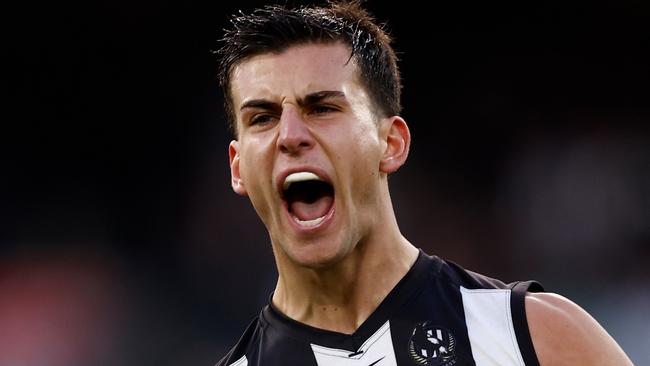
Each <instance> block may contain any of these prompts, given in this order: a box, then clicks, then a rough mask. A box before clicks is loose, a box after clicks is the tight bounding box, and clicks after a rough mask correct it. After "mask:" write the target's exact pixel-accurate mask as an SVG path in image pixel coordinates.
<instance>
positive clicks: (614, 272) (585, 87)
mask: <svg viewBox="0 0 650 366" xmlns="http://www.w3.org/2000/svg"><path fill="white" fill-rule="evenodd" d="M262 3H263V2H259V1H246V2H241V3H234V2H232V3H223V2H217V1H210V2H208V1H183V2H172V1H168V0H163V1H151V0H131V1H125V0H111V1H104V0H96V1H90V2H84V3H80V4H75V3H67V2H63V3H61V2H47V3H45V2H43V3H34V2H31V3H25V2H13V3H12V4H11V5H5V6H4V8H5V9H4V10H3V15H2V18H4V19H3V21H2V22H1V24H2V26H0V27H2V28H3V29H2V30H3V31H2V38H3V40H2V58H3V61H4V62H3V63H4V65H5V66H4V67H3V70H2V74H3V79H4V81H3V89H5V90H3V98H2V99H3V101H4V102H5V103H6V105H5V107H4V108H3V117H2V122H0V365H23V366H59V365H61V366H63V365H65V366H85V365H116V366H120V365H143V366H147V365H152V366H153V365H156V366H165V365H206V366H209V365H213V364H214V363H215V362H216V361H217V360H218V359H219V358H220V357H221V356H222V354H223V353H224V352H225V351H226V350H227V348H229V347H230V346H232V345H233V344H234V342H235V341H236V340H237V338H238V337H239V336H240V335H241V333H242V332H243V330H244V328H245V327H246V325H247V324H248V323H249V322H250V320H251V319H252V318H253V317H254V316H256V314H257V313H258V312H259V310H260V308H261V307H262V306H263V305H264V304H265V303H266V302H267V301H268V296H269V294H270V292H271V291H272V289H273V286H274V284H275V278H276V275H277V274H276V271H275V268H274V262H273V258H272V253H271V249H270V245H269V243H268V238H267V234H266V231H265V229H264V227H263V226H262V225H261V223H260V222H259V220H258V219H257V217H256V215H255V213H254V211H253V210H252V208H251V207H250V205H249V203H248V201H247V200H246V199H243V198H240V197H238V196H236V195H235V194H234V193H232V192H231V190H230V186H229V170H228V159H227V144H228V142H229V141H230V139H231V136H230V134H229V132H228V131H227V128H226V127H225V121H224V119H223V114H222V109H221V104H222V100H221V95H220V93H219V91H218V89H217V83H216V80H215V60H214V58H213V56H212V54H211V52H210V50H213V49H215V48H216V47H217V46H216V40H217V39H218V38H219V37H220V30H221V29H222V28H223V27H224V26H225V24H226V20H227V15H228V14H232V13H233V12H235V11H237V10H238V9H242V10H244V11H246V10H250V9H251V8H253V7H254V6H255V5H259V4H262ZM367 6H368V8H369V9H370V10H371V11H373V12H374V13H375V15H377V17H378V18H379V19H380V20H381V21H382V22H386V23H387V28H388V29H390V30H391V31H392V33H393V35H394V37H395V40H396V42H395V47H396V49H397V50H398V51H399V52H400V57H401V68H402V72H403V79H404V86H405V88H404V98H403V101H404V113H403V115H404V117H405V118H406V120H407V121H408V122H409V124H410V127H411V132H412V134H413V145H412V152H411V157H410V159H409V162H408V163H407V165H406V166H405V167H404V168H403V169H401V170H400V172H398V173H396V174H394V176H392V177H391V186H392V194H393V200H394V204H395V207H396V210H397V215H398V220H399V222H400V225H401V229H402V231H403V232H404V234H405V235H406V236H407V238H409V239H410V241H411V242H413V243H414V244H416V245H417V246H419V247H421V248H423V249H424V250H425V251H427V252H428V253H430V254H437V255H439V256H442V257H444V258H447V259H450V260H453V261H456V262H458V263H460V264H462V265H463V266H465V267H466V268H469V269H472V270H475V271H479V272H483V273H485V274H487V275H490V276H493V277H498V278H501V279H503V280H505V281H514V280H517V279H522V280H523V279H531V278H534V279H537V280H539V281H541V282H542V283H543V284H544V285H545V287H546V288H547V290H549V291H553V292H557V293H560V294H563V295H565V296H568V297H570V298H571V299H573V300H575V301H576V302H578V303H579V304H581V305H582V306H583V307H584V308H585V309H587V310H588V311H589V312H590V313H591V314H592V315H593V316H594V317H595V318H596V319H597V320H599V321H600V322H601V324H602V325H603V326H604V327H605V328H606V329H607V330H608V331H609V332H610V333H611V334H612V335H613V336H614V337H615V338H616V339H617V340H618V342H619V343H620V344H621V345H622V347H623V348H624V349H625V350H626V352H627V353H628V355H629V356H630V357H631V358H632V359H633V360H634V361H635V363H636V364H638V365H644V364H650V352H648V349H650V325H649V323H648V319H650V287H649V285H648V283H649V281H648V280H649V279H650V128H649V127H650V124H649V118H650V91H649V85H650V84H649V83H650V67H649V65H650V57H649V55H648V48H649V46H650V44H649V42H650V28H649V27H648V24H650V23H649V22H650V6H648V4H647V3H646V2H642V1H616V2H615V1H611V2H609V3H600V2H599V3H598V4H594V3H589V4H588V5H584V6H583V4H579V3H577V2H566V1H562V2H560V1H557V2H545V4H540V3H539V2H524V3H521V2H520V3H517V4H505V3H502V4H501V5H495V4H492V3H490V4H483V5H478V7H474V6H470V5H469V4H464V3H455V4H451V3H450V2H435V3H430V4H427V5H426V9H427V10H425V5H423V3H421V2H404V1H401V2H399V5H398V4H397V3H394V2H379V1H373V0H370V1H368V2H367Z"/></svg>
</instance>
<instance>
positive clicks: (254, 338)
mask: <svg viewBox="0 0 650 366" xmlns="http://www.w3.org/2000/svg"><path fill="white" fill-rule="evenodd" d="M527 291H533V292H537V291H543V288H542V287H541V285H540V284H539V283H537V282H534V281H526V282H514V283H511V284H505V283H503V282H501V281H499V280H496V279H493V278H490V277H487V276H484V275H481V274H478V273H475V272H472V271H468V270H466V269H463V268H462V267H460V266H458V265H456V264H455V263H453V262H450V261H445V260H442V259H440V258H438V257H435V256H429V255H427V254H425V253H424V252H422V251H420V254H419V256H418V259H417V260H416V262H415V264H414V265H413V267H412V268H411V269H410V270H409V272H408V273H407V274H406V275H405V276H404V277H403V278H402V280H400V282H399V283H398V284H397V285H396V286H395V288H393V290H392V291H391V292H390V293H389V294H388V296H387V297H386V298H385V299H384V301H383V302H382V303H381V304H380V305H379V306H378V307H377V309H376V310H375V311H374V312H373V313H372V314H371V315H370V316H369V317H368V319H367V320H366V321H365V322H364V323H363V324H361V326H360V327H359V329H357V330H356V331H355V332H354V333H353V334H342V333H337V332H332V331H327V330H323V329H318V328H314V327H310V326H308V325H305V324H302V323H300V322H297V321H295V320H293V319H290V318H288V317H286V316H285V315H283V314H282V313H280V312H279V311H278V310H277V309H276V308H275V307H274V306H273V305H272V304H269V305H267V306H266V307H264V308H263V309H262V311H261V313H260V315H259V316H258V317H257V318H256V319H255V320H253V322H252V323H251V324H250V325H249V326H248V329H247V330H246V331H245V333H244V335H243V336H242V337H241V339H240V340H239V342H238V343H237V344H236V345H235V346H234V347H233V348H232V349H231V350H230V352H229V353H228V354H227V355H226V356H225V357H224V358H223V359H221V360H220V361H219V362H218V363H217V366H289V365H291V366H293V365H296V366H334V365H337V366H339V365H340V366H394V365H400V366H418V365H427V366H452V365H459V366H465V365H475V366H523V365H527V366H533V365H534V366H538V365H539V363H538V360H537V357H536V355H535V350H534V348H533V344H532V341H531V338H530V333H529V330H528V323H527V321H526V313H525V307H524V297H525V295H526V292H527Z"/></svg>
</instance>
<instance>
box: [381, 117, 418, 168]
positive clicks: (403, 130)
mask: <svg viewBox="0 0 650 366" xmlns="http://www.w3.org/2000/svg"><path fill="white" fill-rule="evenodd" d="M380 137H381V138H382V139H383V140H384V143H385V146H386V148H385V149H384V154H383V155H382V159H381V161H380V162H379V170H380V171H381V172H383V173H387V174H389V173H393V172H395V171H397V169H399V168H400V167H401V166H402V165H404V163H405V162H406V158H407V157H408V155H409V147H410V146H411V132H410V131H409V127H408V125H407V124H406V121H404V119H402V117H399V116H393V117H390V118H386V119H384V120H383V121H382V126H381V134H380Z"/></svg>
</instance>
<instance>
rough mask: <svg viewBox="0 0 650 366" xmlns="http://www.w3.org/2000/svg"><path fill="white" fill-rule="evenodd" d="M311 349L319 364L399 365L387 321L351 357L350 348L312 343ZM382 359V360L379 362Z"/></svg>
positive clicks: (344, 365)
mask: <svg viewBox="0 0 650 366" xmlns="http://www.w3.org/2000/svg"><path fill="white" fill-rule="evenodd" d="M311 349H312V351H313V352H314V356H315V357H316V363H317V364H318V366H367V365H374V364H377V365H381V366H397V360H396V359H395V350H394V349H393V338H392V337H391V334H390V322H389V321H387V322H386V323H384V325H382V326H381V328H379V330H377V331H376V332H375V334H373V335H372V336H371V337H370V338H368V340H366V341H365V342H364V343H363V344H362V345H361V347H360V348H359V351H362V353H361V352H360V353H359V354H358V355H355V356H352V357H349V356H350V354H351V353H352V352H350V351H348V350H342V349H336V348H327V347H323V346H319V345H317V344H312V345H311ZM379 360H381V362H377V361H379Z"/></svg>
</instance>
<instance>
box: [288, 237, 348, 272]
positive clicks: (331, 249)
mask: <svg viewBox="0 0 650 366" xmlns="http://www.w3.org/2000/svg"><path fill="white" fill-rule="evenodd" d="M292 244H297V245H289V248H283V250H284V252H285V253H286V254H287V256H288V257H289V259H290V260H291V261H292V262H293V263H295V264H297V265H299V266H302V267H307V268H312V269H322V268H327V267H330V266H333V265H335V264H336V263H339V262H340V261H341V260H342V259H343V258H345V257H346V255H347V254H348V252H349V250H346V248H345V247H344V245H342V244H334V243H332V242H327V243H322V242H321V243H318V242H311V243H292Z"/></svg>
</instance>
